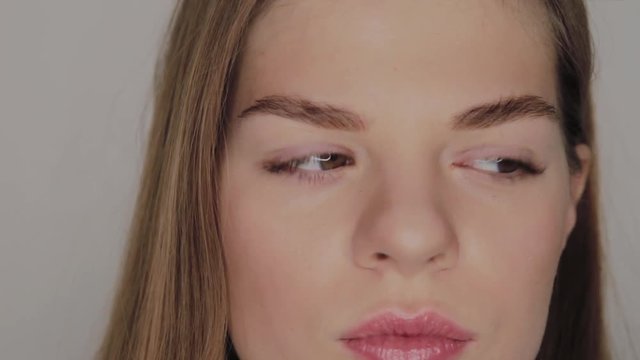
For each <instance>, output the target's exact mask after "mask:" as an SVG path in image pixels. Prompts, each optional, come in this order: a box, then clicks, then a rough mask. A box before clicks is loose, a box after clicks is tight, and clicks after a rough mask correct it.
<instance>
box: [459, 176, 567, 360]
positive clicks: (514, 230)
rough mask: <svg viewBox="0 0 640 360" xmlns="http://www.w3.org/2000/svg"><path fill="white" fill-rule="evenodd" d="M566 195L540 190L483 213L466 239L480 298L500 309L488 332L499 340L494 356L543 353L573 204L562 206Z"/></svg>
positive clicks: (496, 342) (496, 309) (495, 346)
mask: <svg viewBox="0 0 640 360" xmlns="http://www.w3.org/2000/svg"><path fill="white" fill-rule="evenodd" d="M562 194H563V192H562V190H561V189H559V188H558V191H553V189H551V191H548V192H547V193H546V195H545V194H544V193H542V192H536V193H532V194H531V196H527V195H523V196H521V197H520V198H519V199H518V200H519V201H518V204H515V203H507V204H505V205H504V206H496V207H494V209H493V210H492V211H485V212H484V213H480V212H479V213H477V214H483V215H482V216H478V215H476V219H480V222H477V220H476V223H475V226H473V227H471V226H470V227H468V228H467V229H473V230H475V231H474V232H475V234H467V236H464V235H462V237H463V238H466V239H467V240H466V241H467V242H468V243H467V245H468V247H467V250H468V251H469V253H470V255H469V256H470V257H471V259H472V260H471V261H470V262H471V264H472V265H470V266H473V268H474V269H477V271H476V272H475V273H474V274H473V275H472V278H473V280H472V282H477V283H478V284H482V285H477V286H476V289H477V290H476V291H477V294H480V297H481V298H483V300H484V303H485V304H486V306H487V309H489V308H493V309H494V310H495V314H494V316H493V321H490V322H489V323H490V326H489V328H487V331H488V332H489V333H490V334H491V336H494V337H495V338H494V339H492V341H489V342H487V344H491V347H492V348H493V350H492V351H491V353H494V354H499V353H503V354H510V357H508V358H521V359H527V358H533V357H535V354H536V353H537V349H538V348H539V345H540V342H541V340H542V336H543V334H544V329H545V325H546V320H547V313H548V307H549V300H550V297H551V293H552V289H553V282H554V278H555V274H556V269H557V264H558V260H559V257H560V255H561V253H562V249H563V244H564V228H565V223H564V221H565V214H566V206H568V205H564V204H562V203H559V202H558V199H561V198H562V196H563V195H562ZM473 222H474V221H473V220H469V222H468V223H469V224H470V223H473ZM474 239H475V240H474ZM485 320H486V319H485ZM500 349H502V352H501V351H500Z"/></svg>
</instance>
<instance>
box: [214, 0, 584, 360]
mask: <svg viewBox="0 0 640 360" xmlns="http://www.w3.org/2000/svg"><path fill="white" fill-rule="evenodd" d="M263 15H264V16H262V17H260V18H259V19H258V20H257V21H256V22H255V23H254V25H253V27H252V28H251V31H250V33H249V35H248V38H247V43H246V48H245V51H244V54H243V59H242V62H241V64H240V72H239V78H238V83H237V87H236V89H235V93H234V98H233V106H232V113H231V116H232V120H231V121H232V123H231V125H232V128H231V129H230V131H229V133H228V134H227V141H228V143H227V149H226V158H225V160H224V162H223V166H222V174H221V193H220V203H221V234H222V241H223V245H224V251H225V260H226V263H227V270H228V272H227V278H228V283H229V297H230V298H229V301H230V304H231V308H230V334H231V337H232V340H233V342H234V344H235V347H236V350H237V352H238V354H239V356H240V358H241V359H242V360H276V359H322V360H326V359H358V358H367V357H362V356H360V357H359V355H356V353H355V352H353V351H352V350H350V348H349V347H348V346H347V344H349V343H350V344H352V345H353V344H354V341H351V342H349V341H346V340H344V339H345V338H348V337H349V335H348V333H349V332H350V331H351V330H353V329H354V328H355V327H357V326H358V325H359V324H361V323H362V322H363V321H366V320H369V319H371V318H372V316H375V315H379V314H381V313H387V312H389V313H390V314H391V315H393V314H395V315H396V316H398V317H401V318H411V317H413V316H414V315H417V314H424V313H425V312H427V313H428V315H427V316H428V317H431V316H432V315H433V314H434V313H436V314H438V315H439V316H440V317H443V318H446V319H448V321H451V322H453V323H455V324H457V326H458V327H459V328H461V329H463V330H464V333H465V334H466V335H464V336H466V340H468V341H463V342H459V341H453V340H451V339H447V336H445V335H442V338H440V339H435V340H433V338H434V336H431V337H429V336H427V335H424V334H408V333H407V334H405V335H411V336H404V339H402V338H399V337H398V336H397V335H398V334H396V336H393V335H392V334H389V333H386V334H381V335H380V336H378V337H377V338H374V337H369V338H368V339H361V340H358V341H359V343H357V344H356V345H355V346H356V347H357V346H363V344H364V345H368V346H370V349H374V351H377V350H381V349H383V350H384V349H386V351H387V353H386V356H387V357H383V356H377V357H375V356H374V357H368V358H370V359H438V360H443V359H449V358H456V359H465V360H471V359H473V360H482V359H486V360H499V359H505V360H513V359H534V358H535V356H536V353H537V351H538V348H539V346H540V343H541V339H542V336H543V333H544V328H545V324H546V319H547V312H548V307H549V301H550V296H551V292H552V286H553V280H554V276H555V273H556V267H557V263H558V260H559V257H560V254H561V252H562V250H563V248H564V245H565V241H566V239H567V236H568V234H569V233H570V231H571V229H572V228H573V226H574V223H575V204H576V199H577V198H579V196H580V194H581V192H582V190H583V186H584V180H585V177H586V175H585V174H584V173H582V174H577V175H574V176H570V174H569V170H568V166H567V160H566V157H565V155H564V148H563V140H562V136H561V130H560V127H559V123H558V121H557V120H555V118H554V115H553V108H554V107H555V106H556V105H557V104H556V95H557V94H556V90H555V81H554V74H555V72H554V64H553V52H552V47H551V36H550V35H549V33H548V31H547V30H546V27H545V26H546V25H545V24H544V23H543V19H544V17H545V13H544V9H543V8H542V7H540V8H538V7H536V5H535V4H534V3H533V2H524V1H522V2H519V1H514V2H510V3H509V4H507V3H506V2H503V1H498V0H483V1H436V0H434V1H410V0H402V1H399V0H397V1H371V0H368V1H364V0H351V1H327V0H307V1H277V2H276V3H275V4H273V5H272V6H271V7H270V8H269V9H268V11H267V12H266V13H265V14H263ZM258 100H260V101H258ZM501 100H502V101H501ZM500 101H501V102H500ZM491 104H494V105H491ZM578 151H579V155H580V156H581V157H582V158H583V161H585V162H586V161H587V160H588V148H583V147H578ZM314 155H315V156H314ZM295 159H297V160H298V161H290V160H295ZM500 159H502V160H500ZM520 162H521V163H520ZM396 323H398V322H396ZM396 330H397V329H396ZM402 331H404V330H402V329H401V331H400V332H402ZM396 332H398V331H396ZM459 335H460V334H459ZM412 336H413V338H412V339H408V338H411V337H412ZM452 336H453V335H452ZM429 339H431V340H433V341H432V342H431V343H430V342H429V341H431V340H429ZM410 340H411V341H413V340H415V341H414V342H413V343H412V344H418V345H415V346H417V347H418V348H419V347H422V350H416V349H414V352H413V355H412V354H411V353H410V352H409V351H408V350H409V348H408V347H407V346H410V345H407V344H409V343H408V341H410ZM457 340H460V339H457ZM376 341H378V343H376ZM447 343H451V344H458V345H460V344H463V345H464V346H463V347H462V348H461V349H459V352H458V353H457V354H458V355H457V357H451V356H442V355H433V356H429V355H428V354H429V353H431V354H434V353H436V352H438V351H439V349H440V348H439V347H438V346H441V345H442V344H447ZM381 344H382V345H381ZM385 344H386V345H385ZM425 344H427V345H425ZM428 344H432V345H428ZM433 344H435V345H433ZM385 346H386V348H385ZM429 346H431V347H429ZM375 349H377V350H375ZM390 349H395V352H393V351H392V350H390ZM403 349H404V350H403ZM416 354H417V355H416ZM420 354H422V355H420ZM383 355H384V354H383Z"/></svg>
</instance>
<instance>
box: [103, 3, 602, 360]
mask: <svg viewBox="0 0 640 360" xmlns="http://www.w3.org/2000/svg"><path fill="white" fill-rule="evenodd" d="M545 4H546V5H547V9H548V10H549V14H550V17H551V20H552V21H551V23H552V25H553V26H552V27H553V30H554V34H555V39H556V47H555V48H556V51H557V59H558V83H559V88H560V97H561V99H560V104H561V108H562V109H561V110H562V112H563V119H564V122H563V123H564V124H565V127H564V128H563V130H564V133H565V140H567V144H568V145H575V144H577V143H586V144H588V145H590V146H592V147H594V146H595V143H594V136H593V135H594V134H593V119H592V111H591V94H590V89H589V87H590V82H591V78H590V77H591V73H592V69H591V67H592V54H591V44H590V34H589V30H588V24H587V17H586V10H585V7H584V4H583V2H582V0H546V1H545ZM265 7H267V3H266V1H260V0H217V1H215V0H183V1H179V2H178V4H177V6H176V10H175V12H174V15H173V17H172V20H171V26H170V28H169V33H168V36H167V41H166V45H165V46H166V47H165V48H164V54H163V56H162V57H161V58H160V61H159V62H158V65H157V69H156V77H155V94H154V96H155V97H154V99H155V102H154V112H153V123H152V128H151V131H150V135H149V140H148V141H149V142H148V148H147V153H146V158H145V165H144V170H143V174H142V179H141V183H140V192H139V194H138V198H137V203H136V208H135V213H134V218H133V221H132V225H131V229H130V234H129V241H128V247H127V250H126V254H127V255H126V260H125V263H124V266H123V270H122V271H123V272H122V275H121V279H120V282H119V288H118V290H117V293H116V295H115V298H114V303H113V309H112V315H111V320H110V323H109V325H108V328H107V331H106V335H105V337H104V340H103V343H102V345H101V347H100V350H99V351H98V354H97V358H98V359H103V360H107V359H118V360H124V359H153V360H162V359H167V360H168V359H172V360H177V359H184V360H187V359H189V360H197V359H208V360H222V359H225V358H227V356H228V354H229V352H231V351H232V346H231V344H230V342H229V339H228V335H227V321H228V318H227V316H228V314H227V312H228V303H227V284H226V277H225V266H224V257H223V249H222V246H221V242H220V241H219V239H220V235H219V233H218V226H217V221H218V217H217V214H218V211H217V195H218V184H217V179H216V176H217V174H218V169H217V166H218V164H219V161H220V157H221V156H222V153H223V151H222V150H223V146H224V135H225V129H226V123H225V121H226V120H227V116H226V112H227V108H228V104H229V101H230V96H232V95H233V84H234V79H235V72H236V71H237V69H236V67H237V64H238V58H239V55H240V51H241V49H242V46H243V41H244V38H245V34H246V32H247V30H248V28H249V26H250V24H251V23H252V21H253V20H254V18H255V17H257V16H259V15H260V14H261V13H262V12H263V10H264V9H265ZM567 151H568V152H567V155H568V157H569V159H570V162H571V161H572V160H575V154H572V150H571V147H568V149H567ZM596 160H597V159H595V157H594V159H593V163H594V168H593V169H596V168H597V167H596ZM573 164H576V163H575V162H573ZM590 173H591V174H592V175H590V179H589V181H588V183H587V189H586V191H585V195H584V197H583V199H582V201H581V202H580V204H579V208H578V221H577V224H576V227H575V229H574V231H573V233H572V235H571V236H570V239H569V241H568V244H567V247H566V249H565V252H564V253H563V256H562V258H561V261H560V266H559V269H558V275H557V278H556V286H555V288H554V293H553V299H552V303H551V308H550V313H549V321H548V326H547V331H546V332H545V338H544V341H543V345H542V347H541V351H540V355H539V356H538V359H541V360H550V359H585V360H589V359H593V360H602V359H605V358H607V357H606V353H607V351H606V341H605V338H604V330H603V320H602V299H601V285H600V264H601V260H600V249H599V247H600V235H599V218H598V214H599V211H598V209H599V206H598V202H597V200H598V192H597V190H598V187H597V178H596V174H595V171H591V172H590Z"/></svg>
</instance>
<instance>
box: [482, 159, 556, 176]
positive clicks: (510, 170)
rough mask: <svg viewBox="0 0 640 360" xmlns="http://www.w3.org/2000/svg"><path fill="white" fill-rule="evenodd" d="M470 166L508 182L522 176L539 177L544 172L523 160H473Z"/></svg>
mask: <svg viewBox="0 0 640 360" xmlns="http://www.w3.org/2000/svg"><path fill="white" fill-rule="evenodd" d="M472 166H473V167H474V168H476V169H478V170H482V171H484V172H488V173H490V175H492V176H497V177H500V178H506V179H510V180H515V179H518V178H521V177H524V176H535V175H540V174H542V173H543V172H544V169H542V168H540V167H538V166H536V165H534V164H532V163H530V162H527V161H525V160H518V159H512V158H506V157H504V158H503V157H498V158H493V159H478V160H473V161H472Z"/></svg>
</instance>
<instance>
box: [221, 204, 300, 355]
mask: <svg viewBox="0 0 640 360" xmlns="http://www.w3.org/2000/svg"><path fill="white" fill-rule="evenodd" d="M231 198H233V199H234V202H233V204H232V205H231V206H226V207H225V208H224V211H226V213H225V216H224V219H225V220H224V221H223V226H222V229H221V230H222V231H221V234H222V236H223V245H224V251H225V261H226V263H227V280H228V284H229V302H230V312H231V314H230V315H231V318H230V323H231V324H230V327H231V334H232V338H233V339H234V344H235V345H236V348H237V349H239V351H240V350H243V351H245V354H246V355H247V358H260V355H258V354H261V355H262V356H265V355H266V354H269V356H271V357H270V358H278V357H280V355H278V354H283V353H284V352H286V351H290V350H291V344H289V343H288V341H292V340H291V339H296V335H298V336H299V332H300V326H299V325H300V322H301V319H299V318H295V314H300V313H304V311H303V309H300V307H301V306H304V304H309V303H311V301H310V300H309V299H306V298H305V296H308V294H307V295H305V294H306V292H305V291H304V288H303V287H304V284H306V283H308V279H307V278H308V277H309V275H308V274H306V273H305V264H304V258H302V257H301V256H300V254H299V249H296V248H295V247H294V246H291V245H292V242H291V238H290V237H291V234H290V233H291V231H287V229H288V228H287V227H286V226H283V225H282V224H286V223H287V222H286V221H285V219H280V218H279V217H278V215H277V212H275V213H274V211H273V210H272V211H269V209H267V208H265V206H264V205H262V204H261V203H259V202H254V201H251V200H250V199H249V198H248V195H247V192H245V193H244V194H240V193H236V194H235V195H233V194H232V195H231ZM287 349H289V350H287ZM266 358H269V357H266Z"/></svg>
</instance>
